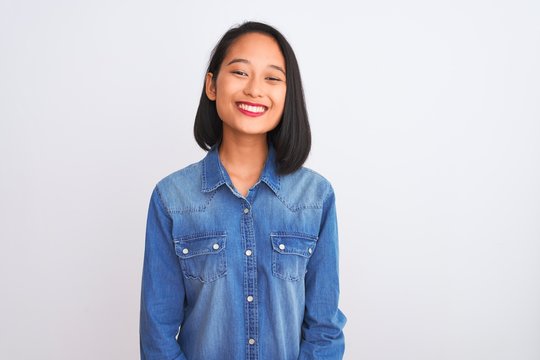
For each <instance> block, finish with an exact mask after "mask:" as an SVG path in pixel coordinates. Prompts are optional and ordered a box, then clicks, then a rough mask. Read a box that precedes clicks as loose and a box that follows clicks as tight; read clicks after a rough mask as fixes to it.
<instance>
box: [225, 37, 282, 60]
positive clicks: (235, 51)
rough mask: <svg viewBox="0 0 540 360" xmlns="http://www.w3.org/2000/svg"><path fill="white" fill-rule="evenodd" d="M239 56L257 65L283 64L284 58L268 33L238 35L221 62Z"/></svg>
mask: <svg viewBox="0 0 540 360" xmlns="http://www.w3.org/2000/svg"><path fill="white" fill-rule="evenodd" d="M235 58H240V59H246V60H248V61H249V62H250V63H253V64H259V65H264V66H266V65H269V64H271V65H279V66H282V67H284V66H285V58H284V57H283V53H282V52H281V49H280V48H279V44H278V43H277V41H276V40H275V39H274V38H273V37H272V36H270V35H266V34H260V33H248V34H244V35H241V36H239V37H238V38H237V39H236V40H235V41H234V42H233V43H232V44H231V45H230V46H229V49H228V50H227V55H226V56H225V58H224V61H223V63H225V64H226V63H227V62H228V61H230V60H232V59H235Z"/></svg>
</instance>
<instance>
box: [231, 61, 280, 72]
mask: <svg viewBox="0 0 540 360" xmlns="http://www.w3.org/2000/svg"><path fill="white" fill-rule="evenodd" d="M234 63H244V64H251V63H250V62H249V60H247V59H232V60H231V61H230V62H229V63H228V64H227V66H229V65H231V64H234ZM268 67H271V68H274V69H276V70H279V71H281V72H282V73H283V75H286V74H285V70H283V68H282V67H281V66H277V65H268Z"/></svg>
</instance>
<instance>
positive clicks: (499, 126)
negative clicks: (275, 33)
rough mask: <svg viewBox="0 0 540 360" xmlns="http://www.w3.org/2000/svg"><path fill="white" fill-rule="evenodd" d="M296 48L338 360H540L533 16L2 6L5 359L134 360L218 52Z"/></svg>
mask: <svg viewBox="0 0 540 360" xmlns="http://www.w3.org/2000/svg"><path fill="white" fill-rule="evenodd" d="M243 20H259V21H265V22H268V23H270V24H272V25H274V26H276V27H277V28H278V29H280V30H281V31H282V32H283V33H284V34H285V36H286V37H287V38H288V39H289V41H290V42H291V44H292V46H293V48H294V49H295V51H296V54H297V57H298V60H299V63H300V68H301V71H302V76H303V80H304V86H305V93H306V99H307V104H308V110H309V114H310V121H311V125H312V130H313V150H312V153H311V155H310V158H309V160H308V162H307V163H306V166H308V167H311V168H313V169H314V170H316V171H318V172H320V173H322V174H323V175H324V176H326V177H327V178H328V179H329V180H330V181H331V182H332V184H333V186H334V188H335V191H336V199H337V206H338V221H339V233H340V271H341V272H340V274H341V303H340V304H341V308H342V310H343V312H344V313H345V314H346V315H347V317H348V323H347V325H346V327H345V336H346V355H345V359H347V360H356V359H362V360H383V359H384V360H386V359H388V360H407V359H410V360H434V359H435V360H439V359H440V360H478V359H489V360H498V359H508V360H538V359H540V341H539V339H540V105H539V104H540V3H539V2H538V1H532V0H531V1H525V0H520V1H510V0H508V1H479V0H472V1H471V0H467V1H464V0H459V1H446V2H442V1H417V0H416V1H398V0H395V1H361V2H356V1H355V2H353V1H351V2H343V1H341V2H340V1H331V2H325V3H324V5H323V3H321V4H320V5H319V4H317V3H313V2H311V1H300V2H298V1H297V2H295V1H264V2H262V1H249V2H248V1H244V2H239V1H214V2H209V1H206V2H200V3H197V2H189V3H188V2H184V3H182V2H180V1H119V0H108V1H104V0H100V1H67V0H66V1H60V0H50V1H37V0H34V1H31V0H28V1H15V0H12V1H9V0H8V1H6V0H1V1H0V119H1V122H0V160H1V177H0V182H1V183H0V185H1V186H0V221H1V224H0V239H1V250H0V270H1V273H0V288H1V296H0V319H1V320H0V358H2V359H9V360H18V359H55V360H57V359H83V360H84V359H93V360H94V359H113V360H116V359H137V358H138V356H139V343H138V341H139V340H138V314H139V299H140V280H141V271H142V259H143V250H144V229H145V222H146V212H147V209H148V202H149V199H150V194H151V190H152V188H153V186H154V185H155V183H156V182H157V181H158V180H159V179H161V178H162V177H164V176H165V175H167V174H169V173H171V172H172V171H175V170H177V169H180V168H182V167H184V166H186V165H188V164H190V163H193V162H195V161H198V160H200V159H201V158H202V157H203V156H204V154H205V153H204V152H203V151H202V150H201V149H199V148H198V147H197V145H196V143H195V141H194V139H193V135H192V131H193V130H192V129H193V119H194V115H195V111H196V107H197V104H198V99H199V96H200V93H201V90H202V84H203V77H204V70H205V67H206V64H207V61H208V58H209V55H210V50H211V49H212V47H213V46H214V45H215V43H216V42H217V40H218V39H219V37H220V36H221V35H222V34H223V33H224V32H225V31H226V30H227V29H228V28H229V27H230V26H232V25H234V24H238V23H240V22H242V21H243Z"/></svg>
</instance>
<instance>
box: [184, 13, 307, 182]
mask: <svg viewBox="0 0 540 360" xmlns="http://www.w3.org/2000/svg"><path fill="white" fill-rule="evenodd" d="M248 33H261V34H266V35H269V36H271V37H273V38H274V39H275V40H276V42H277V43H278V45H279V47H280V49H281V52H282V53H283V57H284V58H285V69H286V84H287V90H286V95H285V106H284V109H283V115H282V117H281V120H280V122H279V123H278V125H277V126H276V127H275V128H274V129H272V130H271V131H269V132H268V133H267V141H270V142H272V145H274V148H275V150H276V168H277V172H278V173H279V174H289V173H292V172H294V171H295V170H297V169H299V168H300V167H301V166H302V165H303V164H304V162H305V161H306V159H307V157H308V155H309V151H310V150H311V130H310V126H309V121H308V114H307V109H306V103H305V100H304V89H303V87H302V80H301V78H300V69H299V67H298V62H297V61H296V56H295V55H294V51H293V49H292V47H291V45H290V44H289V42H288V41H287V40H286V39H285V37H284V36H283V35H282V34H281V33H280V32H279V31H278V30H277V29H275V28H273V27H272V26H270V25H267V24H264V23H260V22H254V21H248V22H244V23H243V24H241V25H240V26H237V27H233V28H231V29H229V30H228V31H227V32H226V33H225V34H224V35H223V37H222V38H221V39H220V40H219V42H218V43H217V45H216V46H215V47H214V49H213V50H212V54H211V56H210V62H209V64H208V69H207V73H212V74H213V81H215V79H216V78H217V76H218V73H219V69H220V67H221V63H222V62H223V60H224V58H225V56H226V54H227V50H228V49H229V47H230V46H231V45H232V43H233V42H234V41H235V40H236V39H237V38H238V37H240V36H241V35H244V34H248ZM193 131H194V135H195V140H196V141H197V144H199V146H200V147H201V148H202V149H203V150H206V151H208V150H210V148H211V147H212V146H213V145H214V144H217V143H220V142H221V140H222V136H223V123H222V121H221V119H220V118H219V116H218V113H217V109H216V103H215V101H212V100H210V99H209V98H208V96H207V95H206V90H205V84H203V90H202V94H201V99H200V102H199V107H198V109H197V114H196V115H195V125H194V127H193Z"/></svg>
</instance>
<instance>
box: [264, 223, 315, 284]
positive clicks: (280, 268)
mask: <svg viewBox="0 0 540 360" xmlns="http://www.w3.org/2000/svg"><path fill="white" fill-rule="evenodd" d="M270 241H271V243H272V248H273V251H272V274H273V275H274V276H276V277H278V278H280V279H283V280H290V281H298V280H301V279H304V275H305V274H306V268H307V264H308V261H309V258H310V257H311V254H313V251H315V246H316V245H317V236H313V235H309V234H303V233H297V232H282V231H280V232H272V233H270Z"/></svg>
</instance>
